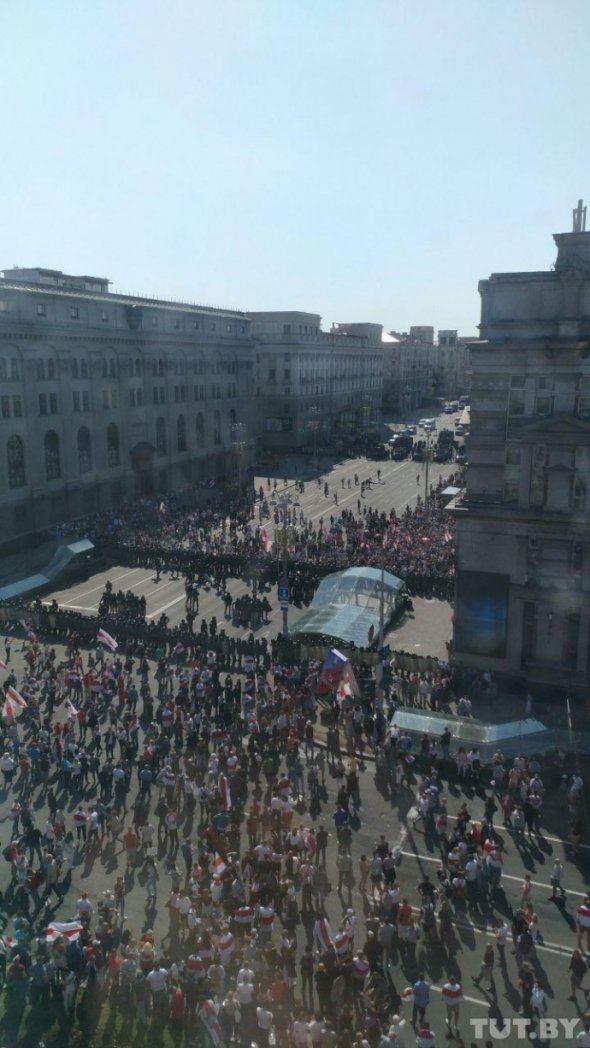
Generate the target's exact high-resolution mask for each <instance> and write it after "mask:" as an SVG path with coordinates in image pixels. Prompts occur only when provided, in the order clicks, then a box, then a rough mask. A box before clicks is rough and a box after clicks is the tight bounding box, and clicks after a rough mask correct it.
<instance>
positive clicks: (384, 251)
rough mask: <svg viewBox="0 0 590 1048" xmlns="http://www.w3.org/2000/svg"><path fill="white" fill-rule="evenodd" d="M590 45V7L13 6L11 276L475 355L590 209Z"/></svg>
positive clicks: (1, 14)
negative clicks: (461, 339) (450, 334)
mask: <svg viewBox="0 0 590 1048" xmlns="http://www.w3.org/2000/svg"><path fill="white" fill-rule="evenodd" d="M589 39H590V3H589V2H588V0H555V2H553V0H209V2H204V0H166V2H164V0H84V2H80V0H67V2H66V0H1V2H0V86H1V89H2V97H3V99H4V102H3V104H2V125H3V132H4V134H3V141H2V146H3V148H2V159H1V162H0V201H1V204H0V207H1V227H0V245H1V252H0V268H2V267H8V266H11V265H15V264H16V265H21V266H29V265H42V266H48V267H52V268H56V269H63V270H65V271H70V272H74V273H76V272H85V273H91V274H96V275H99V276H106V277H109V278H110V279H111V280H112V281H113V289H119V290H123V291H137V292H140V293H145V294H150V295H161V296H163V297H170V298H186V299H189V300H191V301H198V302H201V303H205V304H213V305H225V306H235V307H239V308H243V309H304V310H311V311H315V312H319V313H321V314H322V316H323V321H324V326H328V325H329V324H330V323H331V322H332V321H350V320H371V321H375V322H379V323H383V324H384V325H385V326H386V328H388V329H390V328H398V329H406V328H407V327H408V326H409V325H410V324H433V325H434V326H435V327H453V328H454V327H458V328H459V329H460V331H461V332H462V333H463V334H469V333H473V332H474V330H475V325H476V324H477V322H478V319H479V296H478V293H477V282H478V280H479V279H480V278H482V277H485V276H487V275H488V274H489V273H490V272H493V271H497V270H519V269H546V268H548V267H549V266H550V265H551V263H552V262H553V261H554V257H555V253H554V249H553V242H552V240H551V234H552V233H555V232H562V231H565V230H569V229H570V227H571V209H572V207H574V206H575V203H576V201H577V198H578V197H580V196H587V197H588V198H590V135H589V134H588V109H589V100H590V99H589V95H590V73H589V66H588V41H589ZM589 202H590V199H589Z"/></svg>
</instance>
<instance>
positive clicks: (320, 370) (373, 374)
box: [248, 311, 383, 451]
mask: <svg viewBox="0 0 590 1048" xmlns="http://www.w3.org/2000/svg"><path fill="white" fill-rule="evenodd" d="M248 315H249V317H250V320H251V325H252V327H251V330H252V336H253V338H254V341H255V343H256V347H255V368H254V386H255V397H256V413H257V417H258V441H259V446H260V447H262V448H267V449H275V450H277V451H288V450H292V449H294V448H298V447H302V446H308V447H312V446H313V445H317V446H326V444H331V443H334V442H335V441H337V440H338V439H339V438H342V437H345V436H352V435H356V434H359V433H362V432H363V431H366V429H367V428H368V427H370V426H372V425H376V424H377V423H378V422H379V421H380V417H381V397H382V386H383V344H382V341H381V335H382V327H381V325H380V324H336V325H334V326H333V328H332V330H331V331H330V332H325V331H322V330H321V317H320V316H319V315H318V314H317V313H301V312H296V311H285V312H268V313H260V312H256V313H249V314H248Z"/></svg>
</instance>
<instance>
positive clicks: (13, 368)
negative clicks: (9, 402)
mask: <svg viewBox="0 0 590 1048" xmlns="http://www.w3.org/2000/svg"><path fill="white" fill-rule="evenodd" d="M19 374H20V369H19V366H18V360H17V358H16V357H12V360H11V361H10V377H11V378H18V377H19Z"/></svg>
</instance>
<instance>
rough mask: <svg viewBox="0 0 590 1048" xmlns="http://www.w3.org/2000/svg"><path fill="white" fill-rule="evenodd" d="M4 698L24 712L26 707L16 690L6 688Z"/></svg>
mask: <svg viewBox="0 0 590 1048" xmlns="http://www.w3.org/2000/svg"><path fill="white" fill-rule="evenodd" d="M6 698H7V699H9V700H10V702H13V703H14V705H15V706H20V708H21V710H24V709H25V707H26V705H27V704H26V702H25V700H24V699H23V697H22V695H21V694H20V692H18V691H17V690H16V688H12V687H11V688H7V689H6Z"/></svg>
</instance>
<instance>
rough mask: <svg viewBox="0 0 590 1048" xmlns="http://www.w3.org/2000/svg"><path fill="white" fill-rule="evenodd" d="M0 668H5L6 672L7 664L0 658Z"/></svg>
mask: <svg viewBox="0 0 590 1048" xmlns="http://www.w3.org/2000/svg"><path fill="white" fill-rule="evenodd" d="M0 670H6V672H7V673H8V666H7V665H6V663H5V661H4V659H0Z"/></svg>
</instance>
